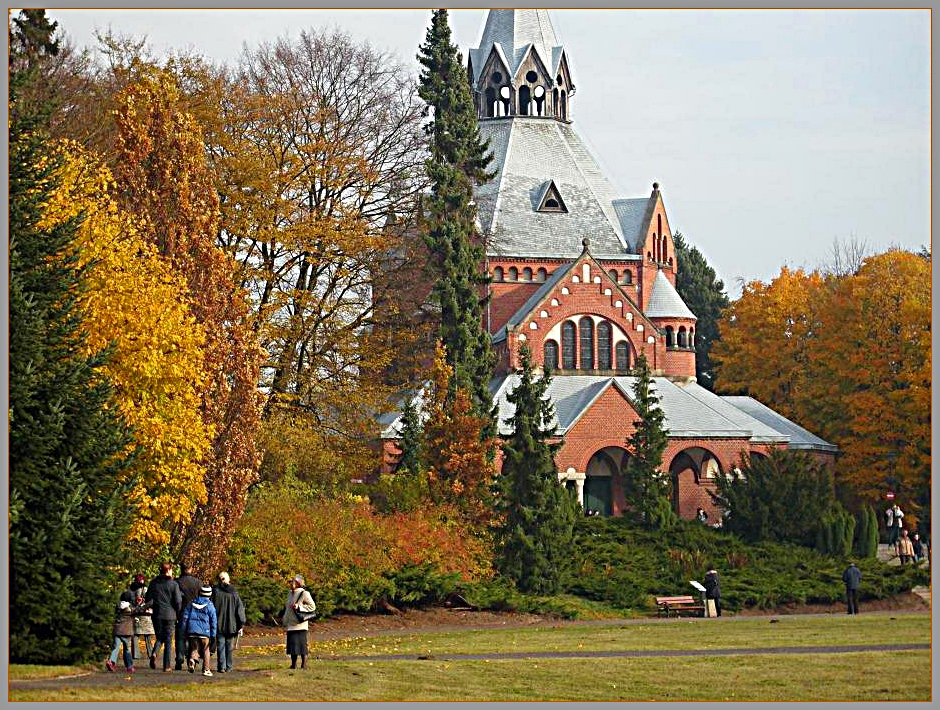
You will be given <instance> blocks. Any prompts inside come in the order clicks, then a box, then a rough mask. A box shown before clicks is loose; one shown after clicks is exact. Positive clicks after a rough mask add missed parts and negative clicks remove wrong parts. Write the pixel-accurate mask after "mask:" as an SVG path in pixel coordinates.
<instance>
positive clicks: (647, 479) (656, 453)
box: [624, 354, 670, 529]
mask: <svg viewBox="0 0 940 710" xmlns="http://www.w3.org/2000/svg"><path fill="white" fill-rule="evenodd" d="M633 374H634V377H635V380H634V383H633V401H632V404H633V407H634V409H636V412H637V414H638V415H639V416H640V418H639V419H638V420H637V421H635V422H633V425H634V427H635V430H634V432H633V434H631V435H630V437H629V438H628V439H627V450H628V451H629V452H630V457H629V458H628V459H627V464H626V470H625V471H624V487H625V489H626V490H625V491H624V492H625V493H626V496H627V499H628V500H633V501H635V507H634V514H635V515H636V517H637V519H638V520H639V522H640V523H641V524H642V525H643V526H645V527H646V528H648V529H652V528H654V527H661V526H663V525H664V524H666V523H668V522H669V520H668V518H670V516H669V515H668V514H667V513H666V511H667V510H668V509H669V507H670V506H669V499H668V495H669V480H668V478H667V477H666V475H665V474H664V473H661V472H660V470H659V469H660V467H661V466H662V463H663V453H664V452H665V451H666V444H667V443H668V440H667V436H666V430H665V428H664V422H665V419H666V415H665V413H664V412H663V410H662V408H661V407H660V406H659V396H658V395H657V394H656V393H655V391H654V390H653V387H652V385H653V378H652V376H651V375H650V368H649V363H648V362H647V361H646V356H645V355H642V354H641V355H640V357H639V358H637V362H636V367H635V368H634V372H633Z"/></svg>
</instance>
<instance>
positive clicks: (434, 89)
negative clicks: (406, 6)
mask: <svg viewBox="0 0 940 710" xmlns="http://www.w3.org/2000/svg"><path fill="white" fill-rule="evenodd" d="M418 61H419V62H420V63H421V65H422V67H423V69H422V71H421V77H420V82H419V87H418V93H419V95H420V96H421V98H422V99H424V101H425V102H427V104H428V107H429V111H430V112H431V115H432V120H431V122H430V123H429V124H428V125H427V126H426V130H427V132H428V135H429V136H430V139H431V140H430V157H429V158H428V160H427V161H426V163H425V166H426V169H427V172H428V176H429V178H430V180H431V191H430V194H428V195H427V196H426V199H425V200H424V203H423V210H422V212H423V214H422V217H423V233H424V237H425V242H426V244H427V247H428V250H429V252H430V262H431V265H432V266H433V268H434V271H435V273H434V278H435V285H434V297H435V300H436V301H437V303H438V304H439V305H440V309H441V314H440V319H441V320H440V333H439V335H440V339H441V340H442V341H443V343H444V347H445V349H446V351H447V363H448V364H449V365H450V366H451V367H452V368H453V369H454V382H453V383H452V389H454V388H456V387H462V388H464V389H466V390H467V391H469V392H470V393H471V394H472V395H473V399H474V407H475V409H476V411H477V412H478V413H479V414H481V415H485V416H488V417H490V419H491V420H492V424H491V426H490V427H488V431H486V432H485V433H484V435H485V436H491V435H492V434H493V433H494V432H495V428H496V420H495V409H494V407H493V403H492V398H491V396H490V393H489V389H488V385H489V381H490V378H491V377H492V374H493V367H494V364H495V357H494V355H493V352H492V349H491V348H490V336H489V334H488V333H487V332H486V330H485V329H484V327H483V306H484V304H485V302H486V298H484V297H482V292H483V287H484V285H485V284H486V283H487V282H488V279H487V277H486V275H485V273H484V272H483V266H482V265H483V261H484V256H485V253H484V249H483V246H482V245H481V238H480V235H479V234H478V233H477V229H476V216H477V208H476V204H475V203H474V201H473V188H474V185H475V184H481V183H485V182H487V181H488V180H491V179H492V178H493V173H489V172H487V170H486V168H487V165H488V164H489V162H490V160H491V156H490V155H489V154H488V153H487V146H486V145H485V144H484V143H483V142H482V141H481V140H480V131H479V127H478V125H477V116H476V111H475V110H474V107H473V99H472V97H471V95H470V85H469V81H468V79H467V72H466V70H465V69H464V67H463V59H462V57H461V55H460V52H459V51H458V50H457V47H456V45H454V44H453V43H452V42H451V32H450V26H449V24H448V18H447V10H435V11H433V13H432V17H431V26H430V27H429V28H428V31H427V35H426V37H425V42H424V44H423V45H422V46H421V48H420V53H419V54H418Z"/></svg>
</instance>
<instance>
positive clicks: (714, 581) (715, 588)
mask: <svg viewBox="0 0 940 710" xmlns="http://www.w3.org/2000/svg"><path fill="white" fill-rule="evenodd" d="M705 599H706V600H708V599H713V600H714V602H715V616H721V583H720V582H719V581H718V571H717V570H716V569H715V568H714V567H712V568H711V569H709V570H708V572H706V573H705Z"/></svg>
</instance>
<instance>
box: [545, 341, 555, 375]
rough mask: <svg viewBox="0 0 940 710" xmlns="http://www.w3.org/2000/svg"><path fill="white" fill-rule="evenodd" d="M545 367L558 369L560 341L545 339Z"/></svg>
mask: <svg viewBox="0 0 940 710" xmlns="http://www.w3.org/2000/svg"><path fill="white" fill-rule="evenodd" d="M544 363H545V369H547V370H557V369H558V343H556V342H555V341H554V340H546V341H545V360H544Z"/></svg>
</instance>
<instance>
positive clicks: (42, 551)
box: [9, 16, 130, 664]
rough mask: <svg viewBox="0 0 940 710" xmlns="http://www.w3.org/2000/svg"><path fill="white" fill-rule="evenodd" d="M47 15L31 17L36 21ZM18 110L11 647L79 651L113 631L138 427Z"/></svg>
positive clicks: (13, 218) (43, 653) (36, 35)
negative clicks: (86, 329) (92, 329)
mask: <svg viewBox="0 0 940 710" xmlns="http://www.w3.org/2000/svg"><path fill="white" fill-rule="evenodd" d="M43 19H44V17H43V16H30V17H27V18H26V20H25V21H26V22H28V23H29V27H30V28H31V29H37V28H38V29H41V28H42V27H43V24H42V22H41V20H43ZM45 27H46V28H47V31H46V33H45V34H44V33H43V32H41V31H37V32H32V33H27V32H25V31H21V32H20V34H18V35H16V37H15V40H16V41H11V47H12V48H22V47H24V46H27V45H28V46H30V47H33V48H35V47H36V46H37V44H38V46H40V48H41V47H42V46H43V44H42V43H43V41H46V42H47V44H46V46H47V47H48V46H52V45H51V44H49V43H52V38H51V35H52V31H53V30H54V27H53V26H50V25H48V23H46V25H45ZM14 34H16V33H14ZM11 39H13V38H11ZM37 51H38V50H37ZM30 56H32V55H30ZM15 59H17V57H15V56H14V52H13V51H11V57H10V63H11V70H13V71H12V74H11V85H15V86H21V85H22V81H23V79H24V77H23V76H22V75H21V74H20V73H19V70H18V69H17V68H16V67H17V66H21V65H15V63H14V60H15ZM27 66H28V65H27ZM24 71H28V69H25V70H24ZM14 99H15V97H14ZM11 115H12V116H13V121H12V123H11V125H10V129H9V130H10V132H9V137H10V162H9V165H10V191H9V205H10V245H9V256H10V265H9V269H10V271H9V275H10V287H9V293H10V380H9V384H10V403H9V406H10V409H9V433H10V482H9V491H10V512H9V532H10V540H9V549H10V587H9V589H10V609H11V610H12V611H13V613H12V614H11V615H10V628H9V639H10V659H11V660H12V661H14V662H20V663H24V662H29V663H62V664H72V663H78V662H81V661H83V660H86V659H88V658H89V657H91V656H92V655H93V654H97V653H99V652H100V651H101V649H102V647H104V646H106V645H109V644H110V640H111V638H112V636H111V623H112V622H113V610H114V605H115V602H116V599H115V598H113V597H112V591H113V589H114V588H115V584H116V574H117V573H116V570H117V569H118V566H119V564H120V562H121V560H122V559H123V556H122V554H121V543H122V540H123V538H124V535H125V533H126V530H127V524H128V522H129V514H128V512H127V511H126V510H125V508H124V503H123V500H124V499H123V496H124V492H125V491H124V488H123V486H122V484H121V483H120V481H121V475H122V472H123V471H124V469H125V468H126V466H127V464H128V463H129V454H128V453H127V451H128V447H129V445H130V437H129V433H128V432H127V430H126V427H125V426H124V424H123V422H122V421H121V420H120V419H119V417H118V415H117V414H116V413H115V411H116V410H115V409H114V407H113V405H112V403H111V400H110V387H109V385H108V384H107V382H105V381H104V380H103V379H102V376H101V375H100V372H99V368H100V367H101V365H102V364H103V362H104V358H105V355H106V354H105V353H98V354H95V355H92V356H90V357H86V356H83V355H81V352H82V351H83V350H84V348H83V342H84V339H83V338H84V336H83V332H82V329H81V322H82V313H81V312H80V310H79V308H78V305H77V303H78V297H79V296H80V294H81V288H82V276H83V272H82V269H81V268H79V266H78V258H77V253H76V247H75V232H76V228H77V225H78V222H77V221H76V220H73V221H70V222H67V223H65V224H62V225H60V226H57V227H54V228H45V227H41V226H40V224H39V223H40V220H41V217H42V214H43V207H44V204H45V202H46V201H47V200H48V199H49V195H50V194H51V192H52V191H53V190H54V189H55V187H56V185H55V180H54V174H55V169H56V163H55V161H54V160H52V159H50V157H49V156H48V155H47V154H46V153H45V152H44V150H43V146H44V143H45V140H46V139H45V137H44V135H43V133H42V130H41V129H42V123H43V120H44V115H43V112H42V111H36V110H30V111H22V110H17V111H11ZM46 115H48V114H46Z"/></svg>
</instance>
